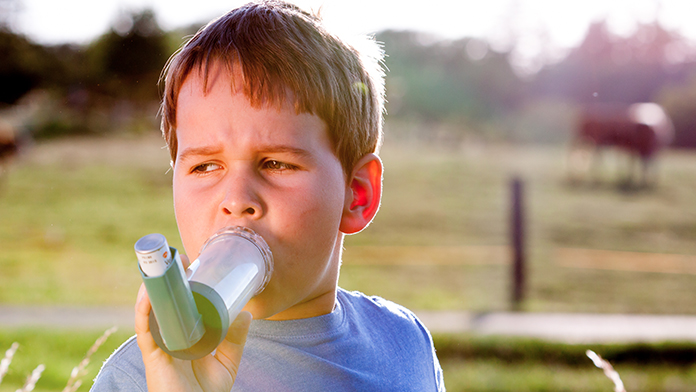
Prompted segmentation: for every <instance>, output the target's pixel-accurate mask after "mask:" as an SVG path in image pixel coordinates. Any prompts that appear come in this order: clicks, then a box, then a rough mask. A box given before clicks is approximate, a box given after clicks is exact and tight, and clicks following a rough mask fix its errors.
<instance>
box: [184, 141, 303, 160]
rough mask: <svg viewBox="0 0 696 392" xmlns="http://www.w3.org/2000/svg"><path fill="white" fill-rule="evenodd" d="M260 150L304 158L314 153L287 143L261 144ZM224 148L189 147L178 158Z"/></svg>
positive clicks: (205, 154)
mask: <svg viewBox="0 0 696 392" xmlns="http://www.w3.org/2000/svg"><path fill="white" fill-rule="evenodd" d="M257 150H258V151H259V152H263V153H271V152H275V153H288V154H293V155H297V156H300V157H304V158H309V157H311V156H312V154H311V153H310V152H309V151H307V150H305V149H302V148H297V147H292V146H287V145H282V144H280V145H275V144H273V145H265V146H261V147H259V148H258V149H257ZM222 151H223V149H222V148H220V147H215V146H202V147H188V148H185V149H184V150H183V151H181V153H180V154H179V157H178V160H180V161H185V160H186V159H188V158H189V157H192V156H207V155H216V154H220V153H222Z"/></svg>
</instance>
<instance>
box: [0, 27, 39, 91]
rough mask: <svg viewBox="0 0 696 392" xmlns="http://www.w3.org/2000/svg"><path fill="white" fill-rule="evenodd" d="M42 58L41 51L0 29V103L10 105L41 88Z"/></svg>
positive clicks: (24, 40) (36, 46)
mask: <svg viewBox="0 0 696 392" xmlns="http://www.w3.org/2000/svg"><path fill="white" fill-rule="evenodd" d="M46 57H47V53H46V51H45V50H44V48H43V47H41V46H39V45H36V44H33V43H32V42H30V41H29V40H28V39H26V38H25V37H24V36H21V35H17V34H14V33H12V32H11V31H9V30H8V29H5V28H2V27H0V59H2V60H1V61H0V86H2V89H0V103H3V104H14V103H15V102H17V101H18V100H19V99H20V98H21V97H22V96H24V94H26V93H27V92H29V91H30V90H31V89H33V88H35V87H37V86H38V85H39V84H41V82H42V81H43V76H44V75H45V74H46V72H47V62H46Z"/></svg>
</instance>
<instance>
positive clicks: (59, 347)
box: [0, 329, 129, 392]
mask: <svg viewBox="0 0 696 392" xmlns="http://www.w3.org/2000/svg"><path fill="white" fill-rule="evenodd" d="M103 333H104V331H81V332H79V333H76V332H75V331H47V330H43V329H29V330H27V329H24V330H16V329H11V330H7V329H0V357H4V355H5V351H6V350H7V349H8V348H10V346H11V345H12V343H13V342H17V343H19V348H18V349H17V352H16V353H15V355H14V358H13V360H12V363H11V364H10V367H9V370H8V373H7V375H6V376H5V378H4V379H3V380H2V384H0V391H2V392H5V391H7V392H9V391H16V390H17V389H19V388H22V386H23V385H24V382H25V381H26V379H27V376H28V375H29V374H30V373H31V372H32V370H34V369H35V368H36V367H37V366H38V365H39V364H43V365H44V366H46V369H45V370H44V372H43V373H42V374H41V378H40V379H39V381H38V382H37V383H36V389H34V391H37V392H47V391H61V390H63V388H64V387H65V385H66V384H67V382H68V379H69V378H70V373H71V372H72V370H73V368H74V367H75V366H77V365H78V364H79V363H80V361H82V358H84V357H85V354H86V353H87V350H89V348H90V347H91V346H92V344H93V343H94V341H95V340H96V339H97V338H98V337H100V336H101V335H102V334H103ZM128 336H129V333H128V332H126V331H117V332H116V333H114V334H113V335H111V336H110V337H109V338H108V339H107V340H106V342H105V343H104V345H102V346H101V347H100V348H99V350H97V352H96V353H95V354H94V355H93V356H92V357H91V359H90V363H89V365H88V366H87V371H88V374H87V375H86V376H84V377H83V378H82V383H83V386H82V387H80V389H79V390H80V391H86V390H88V389H89V387H91V385H92V380H93V379H94V377H95V376H96V375H97V373H98V372H99V369H100V368H101V365H102V362H103V361H104V360H106V358H107V357H108V356H109V355H110V354H111V352H113V351H114V350H115V349H116V348H117V347H118V346H120V345H121V343H123V342H124V341H125V340H126V339H127V338H128Z"/></svg>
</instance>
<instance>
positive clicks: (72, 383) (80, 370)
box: [62, 327, 118, 392]
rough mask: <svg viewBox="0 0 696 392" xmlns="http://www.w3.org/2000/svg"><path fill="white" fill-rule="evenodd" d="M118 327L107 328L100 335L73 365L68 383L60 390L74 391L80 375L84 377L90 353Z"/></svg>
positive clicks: (80, 382)
mask: <svg viewBox="0 0 696 392" xmlns="http://www.w3.org/2000/svg"><path fill="white" fill-rule="evenodd" d="M117 329H118V328H117V327H111V328H109V329H107V330H106V331H105V332H104V334H103V335H102V336H100V337H99V338H98V339H97V340H96V341H95V342H94V344H93V345H92V347H90V348H89V350H87V354H85V357H84V358H83V359H82V361H80V363H79V364H78V365H77V366H75V367H74V368H73V370H72V372H71V373H70V379H69V380H68V384H67V385H66V386H65V388H63V391H62V392H75V391H77V389H78V388H79V387H80V386H81V385H82V380H81V379H82V377H84V376H85V375H86V374H87V365H88V364H89V360H90V358H91V357H92V355H93V354H94V353H95V352H96V351H97V350H98V349H99V347H101V345H102V344H104V342H106V339H108V338H109V336H110V335H111V334H112V333H114V332H116V330H117Z"/></svg>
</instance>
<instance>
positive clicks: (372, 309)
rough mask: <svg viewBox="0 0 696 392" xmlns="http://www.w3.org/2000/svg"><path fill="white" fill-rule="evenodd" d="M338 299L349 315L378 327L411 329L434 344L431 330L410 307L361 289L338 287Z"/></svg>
mask: <svg viewBox="0 0 696 392" xmlns="http://www.w3.org/2000/svg"><path fill="white" fill-rule="evenodd" d="M337 300H338V301H339V302H340V303H341V306H343V307H345V308H346V310H345V312H346V315H347V317H349V318H350V317H352V318H356V319H360V320H362V321H364V322H368V323H370V324H375V325H376V326H377V328H380V329H387V330H399V331H401V332H408V331H410V332H411V333H412V334H419V335H423V336H424V337H425V338H426V341H427V342H428V343H430V344H432V338H431V337H430V332H429V331H428V329H427V328H426V327H425V325H424V324H423V323H422V322H421V321H420V320H419V319H418V317H417V316H416V315H415V314H414V313H413V312H412V311H411V310H409V309H408V308H406V307H404V306H402V305H399V304H397V303H395V302H392V301H390V300H387V299H384V298H382V297H379V296H368V295H365V294H363V293H361V292H359V291H347V290H344V289H342V288H339V289H338V295H337Z"/></svg>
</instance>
